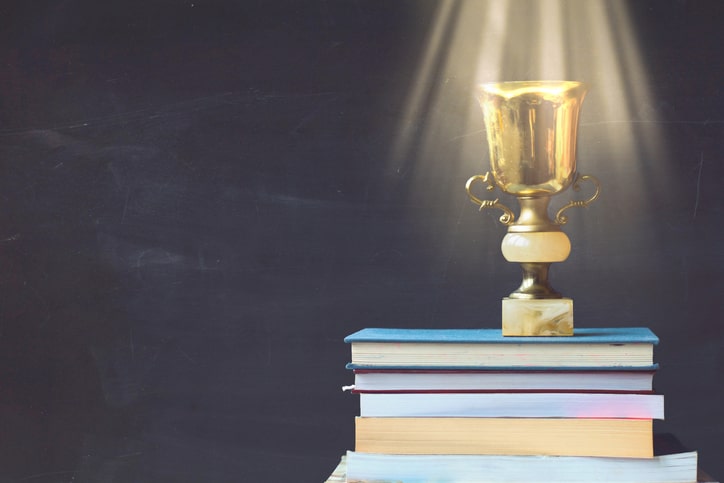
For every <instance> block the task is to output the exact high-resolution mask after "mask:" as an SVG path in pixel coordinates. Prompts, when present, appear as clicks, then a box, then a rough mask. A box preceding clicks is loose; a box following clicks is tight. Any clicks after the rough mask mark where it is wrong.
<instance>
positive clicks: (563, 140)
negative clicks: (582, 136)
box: [466, 81, 600, 335]
mask: <svg viewBox="0 0 724 483" xmlns="http://www.w3.org/2000/svg"><path fill="white" fill-rule="evenodd" d="M586 91H587V87H586V85H585V84H583V83H581V82H574V81H526V82H499V83H488V84H480V85H479V86H478V87H477V90H476V97H477V100H478V102H479V103H480V106H481V107H482V110H483V116H484V121H485V128H486V132H487V139H488V146H489V149H490V167H491V171H489V172H487V173H485V174H484V175H476V176H473V177H471V178H470V179H469V180H468V182H467V185H466V190H467V192H468V195H469V197H470V199H471V200H472V201H473V202H474V203H475V204H477V205H478V206H479V207H480V209H481V210H482V209H487V208H497V209H500V210H502V211H503V215H502V216H501V217H500V221H501V223H503V224H505V225H507V226H508V233H507V234H506V236H505V237H504V238H503V242H502V245H501V249H502V252H503V256H504V257H505V259H506V260H508V261H510V262H518V263H520V264H521V267H522V269H523V281H522V283H521V285H520V287H519V288H518V289H517V290H515V291H514V292H513V293H511V294H510V296H509V297H508V298H506V299H504V300H503V332H504V335H572V333H573V303H572V300H571V299H567V298H564V297H563V296H562V295H561V294H560V293H558V292H557V291H555V290H554V289H553V288H552V287H551V285H550V283H549V281H548V269H549V267H550V264H551V263H554V262H562V261H564V260H565V259H566V258H568V255H569V254H570V250H571V245H570V240H569V239H568V236H567V235H566V234H565V233H564V232H563V231H562V230H561V226H562V225H564V224H565V223H566V222H567V217H566V215H564V214H563V213H564V211H566V210H567V209H568V208H571V207H584V206H588V204H590V203H591V202H593V201H594V200H595V199H596V198H597V197H598V193H599V191H600V186H599V183H598V181H597V180H596V179H595V178H593V177H592V176H581V175H579V174H578V172H577V170H576V139H577V131H578V118H579V114H580V110H581V105H582V103H583V99H584V97H585V95H586ZM582 181H590V182H592V183H593V184H594V187H595V193H594V194H593V195H592V196H591V197H590V198H588V199H586V200H583V201H569V202H568V203H567V204H566V205H564V206H563V207H562V208H560V209H559V210H558V212H557V213H556V216H555V218H554V219H553V220H551V219H550V218H549V216H548V205H549V203H550V199H551V197H552V196H555V195H557V194H559V193H561V192H562V191H564V190H566V189H567V188H568V187H570V186H573V187H574V189H576V190H578V189H580V186H579V183H580V182H582ZM478 182H480V183H483V184H485V186H486V189H487V190H488V191H492V190H494V189H495V188H496V187H497V188H498V189H500V190H501V191H503V192H504V193H507V194H509V195H512V196H515V197H516V199H517V200H518V204H519V205H520V214H519V216H518V217H517V219H516V216H515V214H514V213H513V211H512V210H511V209H510V208H508V207H507V206H505V205H504V204H502V203H500V201H499V200H498V199H495V200H481V199H480V198H478V197H477V196H476V195H475V194H473V192H472V188H473V186H474V185H475V184H476V183H478ZM506 301H507V302H506ZM511 307H515V309H514V310H512V309H511ZM511 310H512V311H511ZM531 313H532V314H533V315H530V314H531ZM526 314H527V315H526ZM541 314H543V315H541ZM513 319H516V320H515V321H513ZM523 319H524V320H526V321H527V322H525V323H524V324H523V325H524V326H525V328H523V327H522V326H521V322H520V320H523ZM506 322H509V323H506ZM506 326H508V329H509V330H508V333H506ZM513 326H515V328H512V327H513ZM520 332H525V333H520Z"/></svg>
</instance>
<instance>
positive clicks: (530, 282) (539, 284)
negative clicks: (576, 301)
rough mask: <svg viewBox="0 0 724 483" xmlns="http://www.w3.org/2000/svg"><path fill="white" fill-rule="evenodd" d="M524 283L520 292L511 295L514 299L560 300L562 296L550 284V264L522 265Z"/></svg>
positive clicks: (533, 263)
mask: <svg viewBox="0 0 724 483" xmlns="http://www.w3.org/2000/svg"><path fill="white" fill-rule="evenodd" d="M520 266H521V268H522V269H523V282H522V283H521V284H520V287H518V290H516V291H515V292H513V293H511V294H510V298H513V299H559V298H561V297H562V295H561V294H560V293H558V292H556V291H555V290H554V289H553V287H551V285H550V283H549V282H548V269H549V268H550V266H551V264H550V263H542V262H529V263H521V264H520Z"/></svg>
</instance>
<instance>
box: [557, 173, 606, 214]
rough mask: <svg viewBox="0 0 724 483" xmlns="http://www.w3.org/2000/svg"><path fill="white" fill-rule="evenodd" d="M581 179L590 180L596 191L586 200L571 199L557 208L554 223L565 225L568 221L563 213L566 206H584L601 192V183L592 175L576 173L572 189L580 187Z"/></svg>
mask: <svg viewBox="0 0 724 483" xmlns="http://www.w3.org/2000/svg"><path fill="white" fill-rule="evenodd" d="M581 181H590V182H591V183H593V186H594V187H595V188H596V192H595V193H593V196H591V197H590V198H588V199H587V200H571V201H569V202H568V203H567V204H566V205H564V206H563V207H562V208H561V209H560V210H558V213H556V223H558V224H559V225H565V224H566V223H567V222H568V217H567V216H566V215H564V214H563V212H564V211H566V210H567V209H568V208H573V207H581V206H582V207H584V208H585V207H586V206H588V205H590V204H591V203H593V202H594V201H595V200H596V198H598V195H599V193H600V192H601V183H600V182H599V181H598V179H596V178H595V177H593V176H590V175H583V176H580V175H576V181H575V182H574V183H573V189H574V190H575V191H579V190H580V189H581V185H580V183H581Z"/></svg>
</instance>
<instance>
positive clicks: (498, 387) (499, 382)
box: [354, 370, 655, 392]
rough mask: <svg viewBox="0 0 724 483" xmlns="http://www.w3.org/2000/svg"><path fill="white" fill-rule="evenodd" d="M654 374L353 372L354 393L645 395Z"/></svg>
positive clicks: (596, 372)
mask: <svg viewBox="0 0 724 483" xmlns="http://www.w3.org/2000/svg"><path fill="white" fill-rule="evenodd" d="M654 374H655V372H654V371H513V370H509V371H440V370H437V371H355V374H354V389H355V391H357V392H405V391H408V392H414V391H538V392H543V391H550V392H555V391H571V392H575V391H600V392H647V391H649V392H650V391H651V390H652V389H653V378H654Z"/></svg>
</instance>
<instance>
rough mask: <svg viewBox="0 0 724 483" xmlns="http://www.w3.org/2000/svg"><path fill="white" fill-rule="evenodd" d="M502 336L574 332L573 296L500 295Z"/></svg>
mask: <svg viewBox="0 0 724 483" xmlns="http://www.w3.org/2000/svg"><path fill="white" fill-rule="evenodd" d="M503 335H504V336H559V335H573V300H572V299H569V298H560V299H514V298H508V297H506V298H504V299H503Z"/></svg>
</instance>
